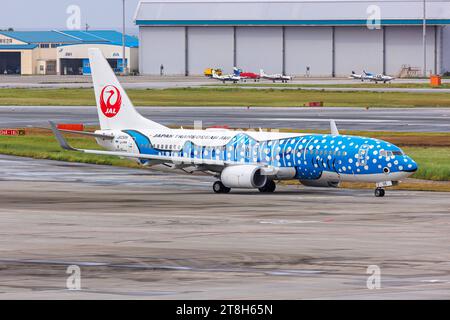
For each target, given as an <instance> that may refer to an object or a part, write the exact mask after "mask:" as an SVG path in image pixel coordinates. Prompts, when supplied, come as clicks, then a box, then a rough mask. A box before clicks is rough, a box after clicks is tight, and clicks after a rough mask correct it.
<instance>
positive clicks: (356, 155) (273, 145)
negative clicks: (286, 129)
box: [50, 49, 418, 197]
mask: <svg viewBox="0 0 450 320" xmlns="http://www.w3.org/2000/svg"><path fill="white" fill-rule="evenodd" d="M89 60H90V65H91V68H92V78H93V84H94V91H95V97H96V104H97V112H98V117H99V122H100V130H96V131H95V132H84V131H82V132H78V131H70V130H62V129H58V128H57V127H56V125H55V124H54V123H53V122H51V121H50V126H51V129H52V131H53V133H54V135H55V137H56V139H57V141H58V142H59V144H60V146H61V147H62V148H63V149H65V150H71V151H77V152H83V153H87V154H97V155H105V156H117V157H122V158H128V159H133V160H135V161H136V162H137V163H139V164H141V165H142V166H147V167H155V168H157V165H160V166H161V165H163V166H165V167H168V168H169V169H171V170H176V172H180V173H182V172H184V173H190V174H191V173H203V174H208V175H210V176H212V177H215V178H216V181H215V182H214V183H213V185H212V187H213V191H214V192H215V193H228V192H230V190H231V189H232V188H236V189H254V190H259V191H260V192H262V193H271V192H274V191H275V189H276V183H275V181H279V180H291V179H296V180H299V181H300V182H301V183H302V184H303V185H306V186H312V187H328V188H332V187H338V186H339V185H340V183H341V182H343V181H357V182H369V183H374V184H375V196H376V197H383V196H384V195H385V188H386V187H389V186H392V185H396V184H398V183H399V181H401V180H403V179H405V178H407V177H408V176H410V175H412V174H413V173H414V172H415V171H416V170H417V167H418V166H417V164H416V162H414V160H413V159H412V158H411V157H409V156H408V155H406V154H405V153H404V152H403V151H402V150H401V149H400V148H399V147H397V146H395V145H393V144H391V143H389V142H386V141H383V140H379V139H375V138H366V137H360V136H351V135H341V134H340V133H339V130H338V128H337V126H336V123H335V122H334V121H333V120H330V129H331V133H330V134H317V133H294V132H292V133H282V132H267V131H262V130H259V131H257V132H255V131H234V130H229V129H225V128H211V129H209V130H208V129H206V130H188V129H183V128H181V129H171V128H168V127H166V126H164V125H162V124H159V123H157V122H154V121H152V120H150V119H147V118H144V117H143V116H141V115H140V114H139V113H138V112H137V111H136V109H135V108H134V106H133V104H132V103H131V101H130V99H129V97H128V96H127V94H126V92H125V90H124V89H123V88H122V86H121V85H120V83H119V81H118V79H117V77H116V75H115V74H114V72H113V71H112V69H111V67H110V66H109V64H108V61H107V60H106V59H105V58H104V56H103V55H102V53H101V51H100V49H89ZM64 132H70V133H78V134H81V135H85V136H89V137H93V138H95V139H96V141H97V143H98V144H99V145H100V146H102V147H103V148H104V149H106V150H92V149H77V148H74V147H72V146H70V145H69V144H68V142H67V141H66V139H65V138H64V136H63V133H64Z"/></svg>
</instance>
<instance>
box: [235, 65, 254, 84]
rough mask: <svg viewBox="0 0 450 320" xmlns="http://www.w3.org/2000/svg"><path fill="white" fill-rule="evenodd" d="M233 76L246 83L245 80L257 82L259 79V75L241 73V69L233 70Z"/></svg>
mask: <svg viewBox="0 0 450 320" xmlns="http://www.w3.org/2000/svg"><path fill="white" fill-rule="evenodd" d="M234 75H236V76H239V77H241V80H242V81H244V82H246V81H247V80H253V81H255V82H256V81H258V80H259V79H260V76H259V74H256V73H253V72H243V71H242V69H239V68H236V67H235V68H234Z"/></svg>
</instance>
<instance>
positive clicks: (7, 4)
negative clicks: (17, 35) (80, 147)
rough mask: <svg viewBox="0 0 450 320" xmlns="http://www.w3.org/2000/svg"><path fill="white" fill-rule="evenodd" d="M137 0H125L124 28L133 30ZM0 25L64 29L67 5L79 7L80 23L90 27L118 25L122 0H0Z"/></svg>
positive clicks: (120, 22) (65, 27)
mask: <svg viewBox="0 0 450 320" xmlns="http://www.w3.org/2000/svg"><path fill="white" fill-rule="evenodd" d="M138 3H139V0H126V11H127V12H126V24H127V32H132V33H135V34H136V33H137V27H136V26H135V25H134V23H133V16H134V13H135V11H136V7H137V4H138ZM0 4H1V5H0V29H6V28H14V29H15V30H52V29H67V20H68V18H69V16H70V14H68V13H66V11H67V9H68V8H69V7H70V6H71V5H77V6H79V8H80V10H81V25H82V27H83V28H84V25H85V24H86V23H88V24H89V25H90V27H91V29H115V30H121V29H122V0H0Z"/></svg>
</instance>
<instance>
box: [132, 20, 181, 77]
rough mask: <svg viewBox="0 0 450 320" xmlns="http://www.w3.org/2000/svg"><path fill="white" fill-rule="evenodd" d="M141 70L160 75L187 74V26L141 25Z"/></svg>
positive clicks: (143, 72) (144, 72) (141, 71)
mask: <svg viewBox="0 0 450 320" xmlns="http://www.w3.org/2000/svg"><path fill="white" fill-rule="evenodd" d="M140 42H141V43H140V46H139V50H140V52H139V72H140V73H142V74H149V75H158V74H160V72H161V66H162V67H163V68H162V69H163V73H164V74H167V75H184V74H185V69H186V68H185V65H186V60H185V47H186V46H185V42H186V39H185V28H184V27H141V28H140Z"/></svg>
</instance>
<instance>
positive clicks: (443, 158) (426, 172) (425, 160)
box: [403, 147, 450, 181]
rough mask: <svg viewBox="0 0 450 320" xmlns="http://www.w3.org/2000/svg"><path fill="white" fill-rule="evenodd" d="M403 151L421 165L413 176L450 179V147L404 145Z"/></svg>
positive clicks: (427, 178)
mask: <svg viewBox="0 0 450 320" xmlns="http://www.w3.org/2000/svg"><path fill="white" fill-rule="evenodd" d="M403 151H404V152H405V153H406V154H408V155H409V156H411V157H412V158H413V159H414V160H415V161H416V162H417V164H418V165H419V170H418V171H417V172H416V173H415V174H414V175H413V178H417V179H426V180H435V181H450V148H449V147H429V148H427V147H425V148H422V147H404V148H403Z"/></svg>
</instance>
